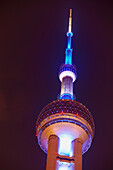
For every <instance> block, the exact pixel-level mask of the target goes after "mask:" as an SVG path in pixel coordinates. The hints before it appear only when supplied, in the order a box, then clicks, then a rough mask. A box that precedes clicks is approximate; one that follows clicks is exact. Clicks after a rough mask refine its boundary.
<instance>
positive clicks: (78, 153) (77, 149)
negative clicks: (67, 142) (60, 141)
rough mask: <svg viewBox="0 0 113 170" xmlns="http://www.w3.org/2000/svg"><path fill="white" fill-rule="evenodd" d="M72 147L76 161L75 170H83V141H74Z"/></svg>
mask: <svg viewBox="0 0 113 170" xmlns="http://www.w3.org/2000/svg"><path fill="white" fill-rule="evenodd" d="M72 147H73V156H74V159H75V163H74V170H82V141H81V140H80V139H79V138H77V139H75V140H73V141H72Z"/></svg>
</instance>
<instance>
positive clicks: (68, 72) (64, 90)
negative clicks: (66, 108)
mask: <svg viewBox="0 0 113 170" xmlns="http://www.w3.org/2000/svg"><path fill="white" fill-rule="evenodd" d="M71 30H72V9H70V16H69V27H68V32H67V37H68V42H67V48H66V51H65V64H64V65H63V66H62V67H61V69H60V72H59V79H60V81H61V93H60V99H71V100H73V82H74V81H75V80H76V77H77V76H76V71H75V68H74V66H73V65H72V48H71V37H72V36H73V33H72V31H71Z"/></svg>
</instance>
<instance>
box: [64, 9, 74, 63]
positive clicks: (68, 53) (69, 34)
mask: <svg viewBox="0 0 113 170" xmlns="http://www.w3.org/2000/svg"><path fill="white" fill-rule="evenodd" d="M71 27H72V9H70V16H69V28H68V32H67V37H68V43H67V48H66V52H65V54H66V56H65V64H72V49H71V37H72V36H73V33H72V32H71Z"/></svg>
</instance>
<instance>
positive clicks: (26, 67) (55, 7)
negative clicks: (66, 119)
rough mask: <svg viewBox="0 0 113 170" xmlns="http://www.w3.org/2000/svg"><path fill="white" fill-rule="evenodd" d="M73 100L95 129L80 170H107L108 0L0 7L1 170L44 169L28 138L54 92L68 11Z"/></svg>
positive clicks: (112, 29) (111, 67)
mask: <svg viewBox="0 0 113 170" xmlns="http://www.w3.org/2000/svg"><path fill="white" fill-rule="evenodd" d="M70 8H72V9H73V33H74V36H73V39H72V46H73V63H74V64H75V65H76V67H77V73H78V78H77V81H76V83H75V84H74V93H75V94H76V97H77V101H79V102H81V103H83V104H84V105H85V106H86V107H88V108H89V110H90V111H91V113H92V115H93V117H94V121H95V126H96V131H95V136H94V140H93V142H92V146H91V148H90V149H89V151H88V152H87V153H85V154H84V155H83V170H112V169H113V161H112V160H113V109H112V107H113V4H112V1H107V0H106V1H91V0H89V1H88V0H86V1H82V0H75V1H72V0H70V1H69V0H67V1H63V0H61V1H38V0H37V1H36V0H32V1H24V0H23V1H3V2H1V5H0V170H36V169H37V170H44V169H45V164H46V154H45V153H44V152H43V151H42V150H41V149H40V147H39V146H38V144H37V139H36V136H35V124H36V118H37V116H38V114H39V112H40V111H41V109H42V108H43V107H44V106H45V105H46V104H48V103H49V102H52V101H53V100H56V99H57V96H58V94H59V93H60V81H59V80H58V70H59V67H60V65H61V64H62V63H63V62H64V53H65V48H66V40H67V39H66V32H67V25H68V13H69V9H70Z"/></svg>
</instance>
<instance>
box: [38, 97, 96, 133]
mask: <svg viewBox="0 0 113 170" xmlns="http://www.w3.org/2000/svg"><path fill="white" fill-rule="evenodd" d="M61 112H64V113H72V114H75V115H76V114H77V115H78V116H80V117H82V118H84V119H85V120H86V121H87V122H88V123H89V124H90V126H91V127H92V130H93V132H94V128H95V127H94V121H93V117H92V115H91V113H90V111H89V110H88V109H87V108H86V107H85V106H84V105H83V104H81V103H79V102H76V101H74V100H69V99H61V100H55V101H53V102H51V103H49V104H48V105H47V106H45V107H44V108H43V110H42V111H41V112H40V114H39V116H38V119H37V123H36V126H37V127H38V125H39V124H40V122H41V121H43V120H44V119H45V118H47V117H48V116H50V115H53V114H56V113H61Z"/></svg>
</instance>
